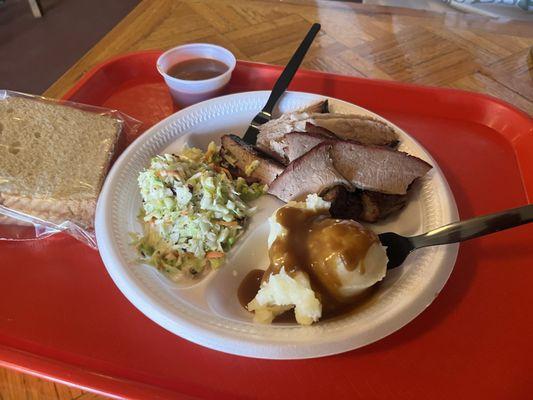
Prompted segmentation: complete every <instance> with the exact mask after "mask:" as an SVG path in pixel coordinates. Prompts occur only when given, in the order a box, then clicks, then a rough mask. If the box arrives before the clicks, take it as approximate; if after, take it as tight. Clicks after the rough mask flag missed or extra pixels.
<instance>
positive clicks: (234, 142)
mask: <svg viewBox="0 0 533 400" xmlns="http://www.w3.org/2000/svg"><path fill="white" fill-rule="evenodd" d="M221 142H222V155H223V157H224V159H225V160H226V161H227V162H228V163H229V164H230V165H231V166H232V167H234V168H236V169H237V170H238V175H240V176H242V177H244V178H245V179H246V180H247V181H248V182H261V183H265V184H267V185H270V183H271V182H272V181H273V180H274V179H276V177H277V176H278V175H280V174H281V173H282V172H283V168H284V167H283V165H281V164H279V163H278V162H276V161H275V160H273V159H271V158H270V157H268V156H267V155H265V154H263V153H261V152H260V151H259V150H257V149H256V148H255V147H254V146H251V145H249V144H247V143H246V142H244V141H243V140H242V139H241V138H240V137H238V136H235V135H224V136H222V139H221Z"/></svg>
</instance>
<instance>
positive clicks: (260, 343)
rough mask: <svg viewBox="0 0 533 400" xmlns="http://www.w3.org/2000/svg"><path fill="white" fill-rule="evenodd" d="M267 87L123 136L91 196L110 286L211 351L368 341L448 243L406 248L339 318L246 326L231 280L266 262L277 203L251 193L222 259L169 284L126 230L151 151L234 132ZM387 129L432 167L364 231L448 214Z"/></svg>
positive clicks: (418, 227)
mask: <svg viewBox="0 0 533 400" xmlns="http://www.w3.org/2000/svg"><path fill="white" fill-rule="evenodd" d="M269 93H270V92H267V91H259V92H247V93H238V94H233V95H229V96H224V97H218V98H215V99H211V100H208V101H205V102H202V103H198V104H196V105H194V106H192V107H189V108H186V109H184V110H182V111H179V112H177V113H175V114H173V115H171V116H170V117H168V118H166V119H165V120H163V121H161V122H160V123H158V124H157V125H155V126H154V127H152V128H151V129H149V130H148V131H147V132H145V133H144V134H143V135H142V136H141V137H139V138H138V139H137V140H136V141H135V142H134V143H133V144H131V145H130V146H129V147H128V148H127V149H126V150H125V151H124V153H123V154H122V155H121V156H120V157H119V159H118V160H117V161H116V162H115V164H114V166H113V168H112V169H111V171H110V173H109V175H108V177H107V180H106V182H105V184H104V187H103V190H102V193H101V195H100V199H99V201H98V206H97V211H96V236H97V240H98V245H99V249H100V254H101V257H102V259H103V261H104V263H105V265H106V268H107V270H108V271H109V274H110V275H111V277H112V279H113V280H114V282H115V284H116V285H117V286H118V288H119V289H120V290H121V291H122V293H123V294H124V295H125V296H126V297H127V298H128V299H129V301H131V303H133V305H134V306H135V307H137V308H138V309H139V310H140V311H141V312H143V313H144V314H145V315H146V316H147V317H148V318H150V319H152V320H153V321H154V322H156V323H157V324H159V325H160V326H162V327H163V328H165V329H167V330H169V331H170V332H173V333H174V334H176V335H179V336H181V337H183V338H185V339H188V340H190V341H192V342H195V343H198V344H200V345H202V346H206V347H209V348H211V349H215V350H219V351H223V352H226V353H231V354H237V355H242V356H248V357H257V358H270V359H301V358H311V357H320V356H325V355H330V354H336V353H341V352H345V351H348V350H352V349H356V348H358V347H361V346H364V345H366V344H369V343H372V342H375V341H376V340H379V339H381V338H383V337H385V336H387V335H389V334H391V333H392V332H394V331H396V330H398V329H400V328H401V327H402V326H404V325H405V324H407V323H408V322H409V321H411V320H412V319H413V318H415V317H416V316H417V315H418V314H420V313H421V312H422V311H423V310H424V309H425V308H426V307H427V306H428V305H429V304H430V303H431V302H432V301H433V300H434V299H435V297H436V296H437V295H438V293H439V291H440V290H441V289H442V287H443V286H444V284H445V283H446V280H447V279H448V277H449V275H450V273H451V271H452V269H453V265H454V263H455V259H456V256H457V250H458V246H457V245H446V246H440V247H432V248H425V249H420V250H418V251H416V252H414V253H412V254H411V255H410V256H409V257H408V258H407V260H406V261H405V263H404V265H403V266H402V267H401V268H396V269H395V270H392V271H389V272H388V273H387V276H386V278H385V279H384V281H383V283H382V284H381V285H380V287H379V290H378V291H377V293H376V295H375V298H374V300H373V301H371V302H369V304H368V305H366V306H365V307H363V308H361V309H360V310H359V311H358V312H356V313H353V314H350V315H348V316H347V317H345V318H342V319H338V320H331V321H324V322H320V323H317V324H315V325H312V326H307V327H301V326H296V325H292V324H274V325H260V324H254V323H253V322H252V316H251V314H249V313H248V312H247V311H245V310H244V309H243V308H242V307H241V305H240V304H239V301H238V299H237V288H238V286H239V284H240V282H241V280H242V279H243V277H244V276H245V275H246V273H247V272H248V271H250V270H251V269H254V268H265V267H266V266H267V265H268V255H267V244H266V243H267V236H268V222H267V218H268V216H270V214H271V213H272V212H273V211H274V210H275V209H276V208H277V207H279V206H280V205H281V204H282V203H281V202H280V201H279V200H277V199H275V198H273V197H271V196H269V195H266V196H263V197H262V198H261V199H259V200H258V201H257V206H258V212H257V214H256V215H254V216H253V217H252V220H251V223H250V226H249V227H248V229H247V231H246V233H245V235H244V236H243V237H241V238H240V240H239V241H238V243H237V245H236V246H235V247H234V249H232V251H231V252H230V254H229V256H228V259H227V263H226V264H225V265H224V266H223V267H222V268H221V269H220V270H218V271H216V272H214V273H211V274H210V275H209V276H207V277H206V278H205V279H204V280H202V281H201V282H199V283H197V284H195V285H194V286H189V287H186V286H180V285H178V284H175V283H172V282H170V281H169V280H167V279H166V278H165V277H164V276H163V275H162V274H161V273H159V272H158V271H156V270H155V269H154V268H153V267H150V266H148V265H141V264H139V263H137V262H136V255H135V252H134V249H133V248H132V247H131V245H130V237H129V233H130V232H141V226H140V224H139V222H138V220H137V215H138V213H139V209H140V206H141V197H140V194H139V190H138V188H137V175H138V173H139V172H140V171H141V170H142V169H144V168H146V167H147V166H148V165H149V161H150V159H151V157H153V156H154V155H156V154H159V153H163V152H165V151H172V150H178V149H179V148H181V147H182V146H183V145H184V144H188V145H190V146H196V147H200V148H204V149H205V148H206V146H207V144H208V143H209V142H210V141H212V140H215V141H217V142H218V139H219V137H220V136H221V135H223V134H227V133H234V134H238V135H242V134H243V133H244V131H245V129H246V127H247V126H248V124H249V122H250V120H251V119H252V118H253V116H254V115H255V114H257V113H258V112H259V110H260V109H261V108H262V106H263V105H264V104H265V103H266V100H267V98H268V95H269ZM321 99H324V97H323V96H318V95H315V94H309V93H299V92H288V93H286V94H285V95H284V96H283V98H282V99H281V100H280V102H279V104H278V112H288V111H293V110H296V109H298V108H301V107H304V106H306V105H310V104H312V103H314V102H317V101H319V100H321ZM330 105H331V108H332V110H333V111H336V112H344V113H347V112H350V113H359V114H365V115H373V116H376V115H375V114H373V113H371V112H369V111H367V110H365V109H363V108H360V107H358V106H355V105H353V104H349V103H346V102H344V101H341V100H336V99H330ZM391 125H392V124H391ZM394 128H395V129H396V130H397V131H398V133H399V135H400V137H401V145H400V149H401V150H403V151H407V152H408V153H411V154H413V155H416V156H418V157H420V158H422V159H424V160H426V161H428V162H429V163H430V164H432V165H433V169H432V170H431V171H430V172H429V173H428V174H427V175H426V176H425V177H424V178H423V179H421V181H420V182H418V184H417V187H416V188H415V190H413V193H412V195H411V199H410V201H409V203H408V205H407V206H406V207H405V209H403V210H402V211H401V212H400V213H397V214H396V215H394V216H393V217H391V218H388V219H386V220H385V221H383V222H381V223H379V224H374V225H372V226H373V229H374V230H375V231H376V232H378V233H379V232H384V231H394V232H398V233H400V234H404V235H415V234H418V233H422V232H425V231H427V230H430V229H433V228H436V227H439V226H441V225H444V224H447V223H449V222H452V221H456V220H457V216H458V214H457V207H456V205H455V201H454V198H453V196H452V193H451V192H450V189H449V187H448V184H447V182H446V180H445V178H444V176H443V174H442V171H441V170H440V168H439V166H438V165H437V163H436V162H435V160H434V159H433V158H432V157H431V156H430V155H429V153H428V152H427V151H426V150H425V149H424V148H423V147H422V146H421V145H420V144H419V143H418V142H417V141H416V140H414V139H413V138H412V137H410V136H409V135H408V134H407V133H405V132H403V131H402V130H400V129H399V128H398V127H394ZM134 334H135V333H134V332H132V335H134Z"/></svg>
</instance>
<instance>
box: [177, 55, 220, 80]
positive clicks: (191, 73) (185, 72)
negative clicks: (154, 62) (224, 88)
mask: <svg viewBox="0 0 533 400" xmlns="http://www.w3.org/2000/svg"><path fill="white" fill-rule="evenodd" d="M228 69H229V67H228V66H227V65H226V64H224V63H223V62H220V61H218V60H213V59H211V58H192V59H190V60H185V61H181V62H179V63H177V64H174V65H173V66H172V67H170V68H169V69H168V71H167V75H170V76H172V77H174V78H177V79H183V80H187V81H200V80H203V79H211V78H214V77H215V76H219V75H222V74H223V73H224V72H226V71H227V70H228Z"/></svg>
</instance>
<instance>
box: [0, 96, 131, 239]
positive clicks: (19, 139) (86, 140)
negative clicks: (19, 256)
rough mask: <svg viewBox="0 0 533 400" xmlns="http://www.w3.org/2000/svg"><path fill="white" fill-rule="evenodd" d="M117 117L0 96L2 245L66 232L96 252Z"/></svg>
mask: <svg viewBox="0 0 533 400" xmlns="http://www.w3.org/2000/svg"><path fill="white" fill-rule="evenodd" d="M140 125H141V123H140V122H139V121H137V120H135V119H133V118H131V117H129V116H127V115H125V114H123V113H121V112H119V111H116V110H110V109H106V108H102V107H95V106H90V105H85V104H79V103H74V102H69V101H57V100H53V99H47V98H44V97H40V96H33V95H28V94H23V93H18V92H13V91H9V90H0V239H6V240H27V239H35V238H44V237H47V236H50V235H52V234H55V233H58V232H66V233H68V234H70V235H72V236H74V237H76V238H77V239H79V240H82V241H83V242H85V243H86V244H88V245H89V246H91V247H93V248H96V247H97V245H96V239H95V235H94V213H95V209H96V202H97V200H98V195H99V193H100V190H101V188H102V184H103V182H104V179H105V176H106V174H107V172H108V169H109V166H110V164H111V161H112V159H113V155H114V153H115V150H116V148H117V145H118V143H119V139H120V138H121V136H122V135H124V134H126V133H127V134H128V136H129V135H132V134H134V133H135V132H136V131H137V130H138V129H139V127H140Z"/></svg>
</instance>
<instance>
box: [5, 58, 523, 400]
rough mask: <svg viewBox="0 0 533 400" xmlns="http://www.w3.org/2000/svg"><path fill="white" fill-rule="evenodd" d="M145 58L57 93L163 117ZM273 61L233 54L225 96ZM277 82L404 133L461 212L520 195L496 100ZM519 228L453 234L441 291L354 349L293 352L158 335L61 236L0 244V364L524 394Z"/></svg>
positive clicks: (515, 138)
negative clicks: (256, 352) (348, 106)
mask: <svg viewBox="0 0 533 400" xmlns="http://www.w3.org/2000/svg"><path fill="white" fill-rule="evenodd" d="M159 54H161V52H159V51H148V52H138V53H132V54H127V55H123V56H120V57H116V58H114V59H112V60H109V61H108V62H106V63H104V64H102V65H99V66H97V67H95V68H94V69H92V70H91V71H89V72H88V73H87V74H86V75H85V76H83V77H82V78H81V79H80V81H79V82H78V84H77V85H76V86H75V87H74V88H72V90H70V91H69V93H67V95H66V96H65V98H68V99H69V100H74V101H79V102H82V103H88V104H94V105H100V106H104V107H106V106H107V107H111V108H116V109H119V110H121V111H123V112H125V113H127V114H130V115H132V116H134V117H136V118H138V119H140V120H141V121H143V122H144V127H145V128H148V127H150V126H152V125H154V124H155V123H157V122H158V121H160V120H162V119H163V118H165V117H167V116H168V115H170V114H172V113H173V112H174V111H176V110H175V109H174V108H173V106H172V102H171V99H170V96H169V94H168V92H167V90H166V87H165V84H164V83H163V81H162V79H161V77H160V76H159V75H158V74H157V72H156V70H155V61H156V59H157V57H158V56H159ZM281 70H282V67H279V66H271V65H265V64H257V63H251V62H242V61H239V62H238V65H237V67H236V69H235V71H234V73H233V77H232V80H231V82H230V84H229V86H228V88H227V90H226V94H229V93H235V92H242V91H251V90H268V89H270V88H271V87H272V85H273V83H274V82H275V81H276V79H277V77H278V76H279V74H280V72H281ZM290 89H291V90H295V91H305V92H312V93H317V94H321V95H324V96H330V97H335V98H339V99H342V100H345V101H348V102H350V103H354V104H357V105H359V106H362V107H364V108H366V109H369V110H371V111H373V112H376V113H377V114H379V115H381V116H383V117H385V118H386V119H388V120H390V121H392V122H393V123H395V124H396V125H397V126H399V127H400V128H401V129H403V130H405V131H406V132H408V133H409V134H410V135H411V136H412V137H414V138H415V139H416V140H417V141H418V142H420V143H421V144H422V145H423V146H424V148H426V149H427V150H428V151H429V153H430V154H431V155H432V156H433V157H434V159H435V160H436V161H437V163H438V165H439V166H440V167H441V169H442V171H443V173H444V176H445V177H446V180H447V181H448V183H449V185H450V188H451V190H452V192H453V194H454V197H455V199H456V202H457V206H458V209H459V214H460V216H461V218H463V219H465V218H470V217H473V216H476V215H482V214H487V213H490V212H495V211H498V210H503V209H506V208H512V207H516V206H520V205H523V204H526V203H528V197H529V199H533V145H532V140H533V139H532V138H533V123H532V121H531V118H530V117H528V116H527V115H525V114H524V113H522V112H520V111H518V110H516V109H515V108H513V107H512V106H510V105H509V104H506V103H504V102H502V101H500V100H498V99H494V98H491V97H489V96H484V95H481V94H476V93H468V92H463V91H458V90H450V89H440V88H429V87H421V86H414V85H407V84H402V83H397V82H388V81H379V80H370V79H361V78H352V77H346V76H339V75H333V74H325V73H321V72H314V71H303V70H301V71H299V72H298V73H297V74H296V76H295V78H294V80H293V82H292V84H291V87H290ZM128 139H129V140H130V141H132V140H133V139H135V138H128ZM531 237H533V229H532V227H531V226H522V227H520V228H516V229H513V230H509V231H505V232H501V233H498V234H495V235H491V236H487V237H485V238H479V239H476V240H473V241H469V242H465V243H464V244H461V246H460V250H459V255H458V258H457V262H456V265H455V267H454V271H453V273H452V275H451V276H450V278H449V280H448V282H447V284H446V287H445V288H444V290H442V291H441V293H440V294H439V296H438V297H437V298H436V299H435V300H434V301H433V303H432V304H431V306H430V307H428V309H427V310H426V311H425V312H423V313H422V314H421V315H419V316H418V317H417V318H416V319H415V320H413V321H412V322H411V323H409V324H408V325H406V326H405V327H404V328H402V329H401V330H399V331H398V332H395V333H394V334H392V335H389V336H388V337H386V338H384V339H382V340H380V341H378V342H376V343H373V344H371V345H368V346H365V347H363V348H360V349H358V350H354V351H351V352H348V353H343V354H339V355H336V356H330V357H323V358H319V359H308V360H298V361H270V360H257V359H251V358H244V357H237V356H230V355H227V354H224V353H221V352H217V351H213V350H209V349H206V348H204V347H201V346H197V345H194V344H192V343H190V342H188V341H186V340H183V339H181V338H179V337H177V336H175V335H174V334H172V333H170V332H168V331H166V330H164V329H162V328H161V327H160V326H158V325H157V324H155V323H153V322H152V321H150V320H149V319H148V318H146V317H145V316H144V315H143V314H142V313H140V312H139V311H138V310H137V309H136V308H135V307H134V306H132V305H131V303H130V302H129V301H128V300H127V299H126V298H125V297H124V296H123V295H122V294H121V293H120V291H119V290H118V289H117V287H116V286H115V284H114V283H113V281H112V279H111V278H110V277H109V275H108V274H107V271H106V269H105V267H104V265H103V263H102V261H101V260H100V256H99V254H98V253H97V252H95V251H93V250H90V249H88V248H87V247H86V246H84V245H83V244H81V243H78V242H77V241H76V240H74V239H72V238H70V237H67V236H64V235H56V236H53V237H50V238H48V239H46V240H41V241H34V242H31V243H28V242H27V243H9V242H0V282H1V284H0V287H1V290H0V364H1V365H4V366H7V367H10V368H15V369H18V370H21V371H25V372H29V373H32V374H34V375H38V376H42V377H46V378H49V379H55V380H58V381H60V382H63V383H68V384H71V385H75V386H78V387H82V388H85V389H88V390H92V391H97V392H101V393H107V394H109V395H113V396H120V397H128V398H135V399H147V398H150V399H155V398H217V399H234V398H261V399H263V398H264V399H267V398H279V397H280V396H281V395H282V394H283V395H285V396H286V397H291V398H310V397H319V398H320V397H323V398H354V399H356V398H361V399H365V398H395V399H412V398H428V397H429V398H469V397H470V398H479V397H483V398H486V399H488V398H498V399H501V398H528V397H529V396H530V394H531V392H532V390H533V382H532V381H531V372H530V371H531V359H532V358H533V348H532V347H531V343H530V338H531V337H532V336H533V318H530V313H531V312H530V311H529V310H528V308H527V307H526V306H525V305H527V304H531V303H533V291H532V290H531V282H532V281H533V269H532V268H531V265H533V254H532V250H531ZM480 376H483V377H484V379H481V380H480V379H479V377H480ZM326 383H328V384H326ZM281 392H283V393H281Z"/></svg>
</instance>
